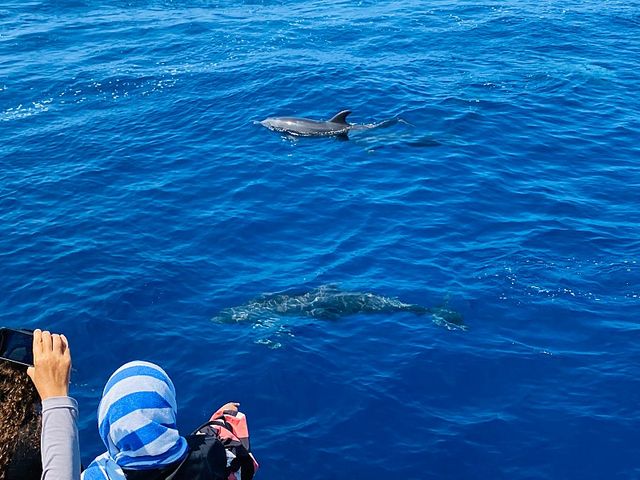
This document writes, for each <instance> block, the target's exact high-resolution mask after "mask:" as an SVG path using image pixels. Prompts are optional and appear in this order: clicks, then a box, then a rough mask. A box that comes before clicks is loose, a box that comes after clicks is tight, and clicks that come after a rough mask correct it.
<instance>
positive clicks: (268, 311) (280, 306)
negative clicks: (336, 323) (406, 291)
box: [212, 285, 466, 329]
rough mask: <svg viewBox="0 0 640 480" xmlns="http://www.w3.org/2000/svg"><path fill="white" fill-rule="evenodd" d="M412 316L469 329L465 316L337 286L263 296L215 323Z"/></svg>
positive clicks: (224, 312)
mask: <svg viewBox="0 0 640 480" xmlns="http://www.w3.org/2000/svg"><path fill="white" fill-rule="evenodd" d="M394 312H410V313H413V314H416V315H431V316H432V320H433V322H434V323H435V324H437V325H442V326H446V327H447V328H450V329H466V327H465V326H464V323H463V318H462V315H461V314H460V313H458V312H456V311H454V310H451V309H449V308H448V307H447V306H446V305H444V306H441V307H423V306H421V305H415V304H411V303H404V302H402V301H400V300H398V299H396V298H391V297H384V296H381V295H376V294H375V293H369V292H348V291H343V290H340V289H339V288H337V287H336V286H334V285H323V286H321V287H318V288H316V289H314V290H311V291H309V292H303V293H274V294H264V295H261V296H259V297H257V298H255V299H253V300H250V301H249V302H247V303H245V304H243V305H240V306H237V307H229V308H225V309H224V310H222V311H221V312H220V313H218V315H216V316H215V317H213V319H212V320H213V321H215V322H222V323H236V322H245V321H249V322H258V321H260V320H261V319H263V318H264V317H274V316H298V317H311V318H317V319H321V320H335V319H338V318H340V317H344V316H348V315H356V314H362V313H366V314H379V313H394Z"/></svg>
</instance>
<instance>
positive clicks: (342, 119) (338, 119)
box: [327, 110, 351, 125]
mask: <svg viewBox="0 0 640 480" xmlns="http://www.w3.org/2000/svg"><path fill="white" fill-rule="evenodd" d="M349 115H351V110H342V111H341V112H339V113H336V114H335V115H334V116H333V117H332V118H331V120H327V121H328V122H329V123H340V124H343V125H349V124H348V123H347V117H348V116H349Z"/></svg>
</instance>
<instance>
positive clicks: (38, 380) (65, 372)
mask: <svg viewBox="0 0 640 480" xmlns="http://www.w3.org/2000/svg"><path fill="white" fill-rule="evenodd" d="M70 371H71V351H70V350H69V342H68V341H67V337H65V336H64V335H58V334H55V333H54V334H52V333H51V332H48V331H46V330H45V331H44V332H43V331H41V330H40V329H36V330H35V331H34V332H33V367H29V368H28V369H27V375H29V378H31V380H32V381H33V384H34V385H35V386H36V390H38V394H39V395H40V398H41V399H42V400H44V399H46V398H50V397H66V396H67V395H68V394H69V372H70Z"/></svg>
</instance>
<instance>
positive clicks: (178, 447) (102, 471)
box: [82, 361, 187, 480]
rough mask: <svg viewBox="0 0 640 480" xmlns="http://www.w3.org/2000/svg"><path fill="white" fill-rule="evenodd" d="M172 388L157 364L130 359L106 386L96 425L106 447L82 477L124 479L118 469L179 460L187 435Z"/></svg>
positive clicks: (161, 465) (143, 468)
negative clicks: (178, 423)
mask: <svg viewBox="0 0 640 480" xmlns="http://www.w3.org/2000/svg"><path fill="white" fill-rule="evenodd" d="M176 412H177V406H176V391H175V388H174V386H173V382H171V379H170V378H169V376H168V375H167V374H166V372H165V371H164V370H163V369H162V368H160V367H159V366H158V365H155V364H153V363H149V362H140V361H136V362H129V363H126V364H124V365H123V366H121V367H120V368H119V369H118V370H116V371H115V372H114V373H113V375H111V378H109V381H108V382H107V384H106V385H105V387H104V391H103V392H102V400H101V401H100V406H99V407H98V430H99V431H100V436H101V437H102V441H103V442H104V444H105V445H106V447H107V451H106V452H105V453H103V454H102V455H100V456H99V457H96V459H95V460H94V461H93V462H91V464H89V466H88V467H87V469H86V470H85V471H84V472H83V473H82V479H83V480H104V479H107V480H124V479H125V476H124V473H123V471H122V469H123V468H125V469H132V470H149V469H154V468H162V467H164V466H167V465H170V464H172V463H174V462H177V461H178V460H181V459H182V458H183V457H184V455H185V454H186V452H187V441H186V440H185V439H184V438H183V437H181V436H180V434H179V433H178V430H177V428H176Z"/></svg>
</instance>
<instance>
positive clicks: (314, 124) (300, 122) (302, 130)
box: [258, 110, 353, 137]
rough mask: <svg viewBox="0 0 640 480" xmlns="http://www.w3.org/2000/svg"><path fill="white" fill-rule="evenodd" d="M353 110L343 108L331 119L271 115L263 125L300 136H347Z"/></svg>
mask: <svg viewBox="0 0 640 480" xmlns="http://www.w3.org/2000/svg"><path fill="white" fill-rule="evenodd" d="M350 114H351V110H342V111H341V112H339V113H337V114H335V115H334V116H333V117H331V118H330V119H329V120H326V121H321V120H311V119H309V118H299V117H269V118H265V119H264V120H262V121H261V122H258V123H260V124H261V125H263V126H265V127H267V128H268V129H269V130H273V131H275V132H282V133H288V134H289V135H295V136H298V137H326V136H346V135H347V134H348V133H349V130H351V129H352V128H353V125H351V124H350V123H347V116H349V115H350Z"/></svg>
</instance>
